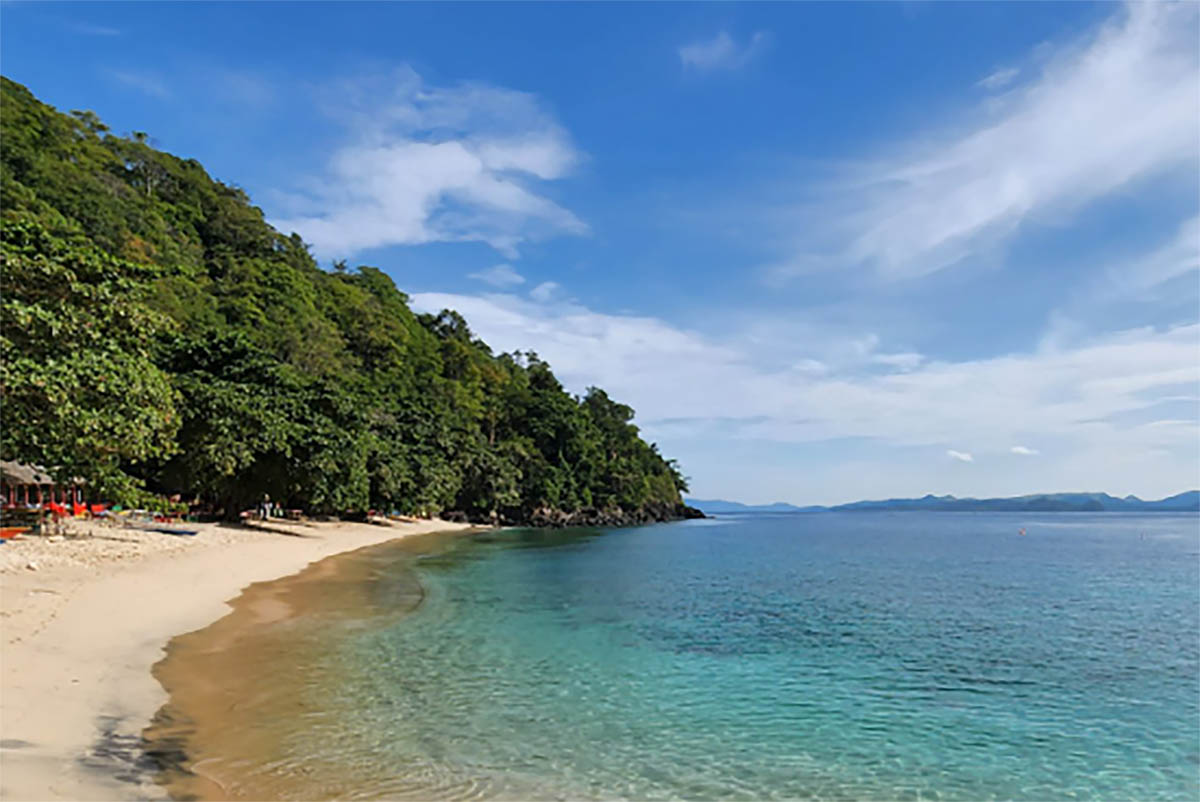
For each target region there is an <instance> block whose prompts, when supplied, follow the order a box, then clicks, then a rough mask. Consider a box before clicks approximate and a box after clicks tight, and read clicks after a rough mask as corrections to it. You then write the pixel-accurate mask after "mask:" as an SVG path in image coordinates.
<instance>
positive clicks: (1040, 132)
mask: <svg viewBox="0 0 1200 802" xmlns="http://www.w3.org/2000/svg"><path fill="white" fill-rule="evenodd" d="M1198 22H1200V7H1198V6H1197V5H1196V4H1194V3H1131V4H1129V5H1127V6H1125V7H1123V9H1122V10H1121V11H1119V12H1118V13H1117V14H1115V15H1114V16H1113V17H1112V18H1111V19H1109V20H1107V21H1106V22H1105V23H1104V24H1102V25H1101V26H1099V28H1098V29H1097V30H1095V31H1093V32H1092V33H1091V34H1090V35H1089V36H1088V38H1087V39H1086V40H1084V41H1082V42H1079V43H1076V44H1075V45H1073V46H1069V47H1063V48H1060V49H1059V51H1058V53H1057V55H1055V56H1053V57H1051V58H1049V59H1046V60H1044V61H1043V62H1042V63H1041V65H1040V69H1039V71H1038V72H1037V74H1036V75H1033V76H1031V77H1030V78H1029V79H1028V80H1026V81H1025V82H1023V83H1022V85H1021V86H1019V87H1017V88H1015V89H1013V90H1011V91H1009V92H1008V93H1006V94H1005V95H1003V96H1002V97H999V98H991V99H989V101H988V102H986V103H984V104H982V105H981V106H980V107H979V108H978V109H976V110H974V112H972V113H971V114H969V115H966V116H965V117H963V118H960V119H958V120H955V121H950V123H949V124H948V125H947V126H945V128H944V129H943V131H942V133H941V134H932V135H930V134H928V133H923V134H922V135H921V136H920V137H914V138H912V139H911V140H910V141H908V142H907V143H906V144H902V145H900V146H899V147H898V148H897V149H896V150H895V152H894V153H892V154H891V155H888V156H884V157H883V158H881V159H877V160H876V161H875V162H874V163H872V164H868V165H866V166H864V167H861V168H856V169H855V170H853V171H852V172H849V173H846V174H844V175H843V176H842V179H841V180H840V181H839V182H838V184H839V186H838V188H835V189H833V190H831V191H829V192H826V193H824V196H823V197H821V198H820V202H819V203H817V204H814V206H813V211H812V213H813V214H815V215H816V216H817V217H816V218H814V221H813V223H812V231H813V232H831V233H830V234H829V236H830V239H828V240H827V241H825V242H824V244H820V243H817V242H816V241H815V240H814V238H815V237H817V234H813V235H812V236H810V237H807V239H805V240H804V241H803V242H801V241H800V240H797V241H796V243H795V245H796V247H795V254H793V255H784V256H782V257H781V258H780V259H779V260H778V261H779V263H780V264H781V265H782V266H781V267H777V268H775V270H774V272H773V274H772V275H773V276H774V278H776V279H778V278H780V277H782V276H785V275H788V274H795V273H798V272H800V271H801V268H800V267H797V266H796V265H801V266H809V265H812V264H814V263H820V255H819V254H818V255H816V256H814V255H813V249H814V248H817V249H818V250H820V249H821V248H824V249H826V250H828V252H829V253H828V254H827V256H828V257H829V258H827V259H826V263H828V264H834V265H845V264H848V263H849V264H861V265H866V266H870V267H873V268H874V269H875V270H877V271H878V272H879V273H880V274H882V275H885V276H890V277H911V276H919V275H923V274H928V273H932V272H934V271H937V270H940V269H943V268H946V267H949V266H951V265H954V264H956V263H959V262H961V261H963V260H964V259H966V258H967V257H977V256H979V255H981V254H987V253H989V252H992V251H994V249H995V248H996V246H998V245H1001V244H1002V243H1003V242H1005V241H1006V240H1007V239H1008V238H1009V237H1011V236H1012V235H1013V233H1014V232H1015V231H1016V230H1017V229H1018V228H1019V227H1020V226H1021V225H1022V224H1024V223H1026V222H1028V221H1031V220H1042V221H1046V220H1053V221H1055V222H1061V220H1063V219H1064V218H1065V217H1066V216H1067V215H1069V214H1071V213H1072V212H1074V211H1076V210H1078V209H1080V208H1082V207H1084V206H1086V205H1088V204H1090V203H1092V202H1094V201H1096V200H1098V199H1100V198H1105V197H1109V196H1111V195H1113V194H1114V193H1117V192H1119V191H1124V190H1126V189H1127V188H1128V186H1129V185H1130V184H1132V183H1134V182H1137V181H1142V180H1148V179H1151V178H1155V177H1157V178H1165V179H1167V180H1170V179H1171V178H1172V177H1173V178H1174V179H1175V180H1177V181H1180V182H1182V181H1192V182H1194V177H1195V170H1196V168H1197V162H1198V160H1200V144H1198V143H1200V115H1198V114H1197V106H1196V98H1197V96H1198V95H1200V71H1198V70H1197V69H1196V62H1197V44H1196V41H1197V32H1198ZM794 216H795V214H794V213H793V217H794ZM831 216H832V219H831ZM796 222H797V221H796V220H793V221H792V228H793V229H794V228H795V226H796Z"/></svg>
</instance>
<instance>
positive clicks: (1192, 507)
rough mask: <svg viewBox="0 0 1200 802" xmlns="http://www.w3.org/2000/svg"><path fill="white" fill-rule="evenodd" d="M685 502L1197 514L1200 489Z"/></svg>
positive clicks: (707, 508)
mask: <svg viewBox="0 0 1200 802" xmlns="http://www.w3.org/2000/svg"><path fill="white" fill-rule="evenodd" d="M684 501H685V503H687V504H690V505H691V506H693V507H696V508H698V509H700V510H701V511H702V512H705V513H708V514H715V515H719V514H721V513H735V512H870V511H873V510H925V511H930V512H1196V511H1200V490H1189V491H1187V492H1186V493H1179V494H1178V495H1174V496H1169V497H1167V498H1164V499H1159V500H1158V501H1143V500H1142V499H1140V498H1138V497H1137V496H1125V497H1124V498H1117V497H1116V496H1110V495H1109V494H1108V493H1039V494H1036V495H1032V496H1014V497H1012V498H955V497H954V496H935V495H932V494H930V495H928V496H923V497H921V498H889V499H885V500H883V501H855V502H852V503H850V504H838V505H836V506H833V507H819V506H812V507H797V506H796V505H794V504H784V503H783V502H777V503H775V504H757V505H751V504H739V503H738V502H736V501H723V500H721V499H709V500H706V499H696V498H689V499H685V500H684Z"/></svg>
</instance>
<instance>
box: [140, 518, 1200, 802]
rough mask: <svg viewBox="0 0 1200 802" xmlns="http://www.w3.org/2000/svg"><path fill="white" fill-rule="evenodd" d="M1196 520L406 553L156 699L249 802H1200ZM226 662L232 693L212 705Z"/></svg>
mask: <svg viewBox="0 0 1200 802" xmlns="http://www.w3.org/2000/svg"><path fill="white" fill-rule="evenodd" d="M1197 521H1198V519H1197V517H1196V516H1195V515H1169V514H1161V513H1159V514H1152V515H1131V514H1120V515H1113V514H1102V515H1091V514H1079V513H1068V514H1055V513H1039V514H1009V513H917V512H898V513H879V514H876V515H871V516H863V515H856V514H852V513H822V514H805V515H789V514H763V513H755V514H748V515H733V516H724V517H721V518H717V519H711V520H702V521H690V522H680V523H674V524H662V525H655V526H649V527H640V528H628V529H609V530H595V529H565V530H528V529H506V530H485V531H481V532H477V533H474V534H470V535H460V536H456V537H443V538H440V539H437V541H436V543H434V544H432V545H430V544H426V545H424V546H422V547H421V548H418V549H414V548H412V547H411V545H410V546H407V547H406V546H405V545H404V544H402V543H397V544H391V545H385V546H381V547H375V548H372V549H367V550H364V551H360V552H357V553H354V554H351V555H343V556H339V557H336V558H333V559H331V560H329V561H326V563H322V564H320V565H322V566H325V568H324V569H323V572H321V573H320V575H313V576H310V577H309V578H308V579H307V580H306V581H305V582H304V584H303V586H291V588H290V590H287V591H286V593H285V591H279V593H283V594H284V595H278V594H277V596H276V598H277V599H288V598H290V599H291V600H292V601H291V603H293V604H295V605H297V606H295V607H294V609H293V614H292V615H290V616H282V617H279V618H278V619H277V620H276V619H268V620H267V624H265V625H264V624H263V620H264V619H263V618H262V609H264V608H263V602H262V599H259V600H258V602H256V604H257V607H256V606H255V605H254V604H251V605H249V607H247V608H246V609H242V610H241V611H240V613H235V614H234V616H231V619H235V620H233V621H232V622H230V621H228V620H227V622H226V628H225V629H224V630H223V631H221V632H218V633H217V634H215V635H214V634H213V633H207V632H206V631H203V630H202V631H201V632H199V633H193V634H192V635H188V636H183V638H179V639H176V641H175V642H173V643H172V647H171V649H170V651H169V654H168V658H167V660H166V662H165V664H164V666H163V667H161V668H163V671H162V672H161V676H160V678H164V684H165V685H166V687H167V688H168V690H169V691H171V693H172V701H171V704H170V705H169V706H168V708H167V709H166V711H167V712H166V713H165V714H164V718H169V719H173V720H174V721H175V722H176V725H177V726H176V728H175V729H174V730H173V731H172V736H173V737H174V738H176V740H177V743H178V744H180V745H181V751H182V753H183V754H184V755H186V756H187V760H188V761H190V763H188V762H186V761H185V765H188V766H189V767H190V768H189V771H194V772H197V773H198V774H199V775H200V776H201V777H203V778H204V780H205V782H209V781H211V782H212V783H215V785H210V786H208V789H209V791H211V789H212V788H214V787H218V786H219V788H220V789H221V794H223V795H226V796H228V797H230V798H266V797H271V798H313V797H338V798H362V799H369V798H393V799H403V798H411V799H473V798H481V799H484V798H487V799H518V798H520V799H564V798H569V799H616V798H622V799H714V800H715V799H799V798H805V799H873V800H874V799H877V800H893V799H961V800H968V799H969V800H984V799H1026V800H1044V799H1066V798H1071V799H1123V798H1139V799H1150V798H1153V799H1164V800H1166V799H1194V798H1196V796H1197V794H1198V793H1200V781H1198V767H1200V731H1198V730H1197V726H1196V721H1197V720H1198V716H1200V709H1198V704H1197V701H1198V699H1197V694H1196V678H1197V676H1200V654H1198V649H1200V629H1198V621H1197V616H1196V615H1195V610H1196V600H1197V598H1198V596H1200V574H1198V566H1200V562H1198V560H1197V556H1198V554H1200V532H1198V529H1197ZM1022 532H1024V534H1021V533H1022ZM290 581H293V580H281V581H280V583H275V584H277V585H280V586H281V587H285V588H286V587H288V586H287V585H286V583H288V582H290ZM288 593H290V594H292V595H291V596H288V595H287V594H288ZM253 610H258V612H257V613H255V614H253V615H249V616H248V617H247V620H251V619H253V620H254V621H256V622H257V624H256V626H255V628H254V629H253V632H252V633H251V634H250V635H244V636H243V637H234V636H232V635H231V632H237V631H238V630H237V626H238V624H237V621H236V618H237V616H238V615H239V614H241V615H246V614H247V613H248V612H252V611H253ZM231 627H232V629H231ZM243 634H244V633H243ZM214 655H215V656H216V657H215V659H217V660H218V663H215V664H206V663H204V662H203V661H204V660H206V659H214ZM221 661H224V662H221ZM218 666H219V667H218ZM217 670H220V671H222V672H224V673H227V674H228V675H230V676H231V682H232V683H233V684H234V687H233V689H232V690H231V691H230V692H231V693H233V694H234V695H235V697H236V698H237V699H238V700H239V702H238V704H237V705H236V708H237V709H236V710H233V711H230V712H228V713H224V714H222V715H220V716H219V717H218V718H217V719H212V718H211V716H210V719H209V720H207V721H206V720H205V716H204V710H203V709H201V702H202V701H205V704H207V706H208V707H210V708H211V707H219V706H220V705H213V704H212V699H207V700H205V697H204V696H203V694H200V695H197V693H196V688H197V684H196V683H197V674H199V673H202V672H208V673H211V672H212V671H217ZM235 672H236V673H237V674H238V675H237V677H236V678H234V677H233V676H232V675H233V674H234V673H235ZM153 740H154V739H153V737H152V738H151V742H152V743H153ZM164 779H165V780H167V782H168V787H170V788H172V789H173V792H175V793H179V792H180V791H186V792H188V793H198V794H199V795H200V796H205V795H206V793H205V790H204V786H203V784H199V785H198V784H197V782H196V777H195V775H187V774H181V773H175V774H173V775H172V774H168V776H166V777H165V778H164Z"/></svg>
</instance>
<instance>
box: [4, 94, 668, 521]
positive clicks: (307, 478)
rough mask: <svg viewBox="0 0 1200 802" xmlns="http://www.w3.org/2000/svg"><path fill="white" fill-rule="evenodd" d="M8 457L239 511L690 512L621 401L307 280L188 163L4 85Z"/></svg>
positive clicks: (454, 326) (447, 317)
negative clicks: (271, 502)
mask: <svg viewBox="0 0 1200 802" xmlns="http://www.w3.org/2000/svg"><path fill="white" fill-rule="evenodd" d="M0 81H2V86H0V91H2V96H0V101H2V104H3V115H2V116H0V185H2V187H3V193H2V195H0V226H2V230H0V280H2V282H3V287H2V291H3V300H2V305H3V318H2V320H0V402H2V404H3V406H2V408H0V414H2V416H3V421H2V423H3V426H2V432H0V457H2V458H3V459H16V460H21V461H25V462H34V463H38V464H41V465H45V466H46V467H48V468H49V469H50V470H52V471H54V472H55V473H56V474H58V475H59V476H60V478H66V477H68V476H70V477H74V476H82V477H84V478H87V479H88V480H89V481H91V482H93V483H94V484H95V485H96V486H97V487H98V488H99V489H101V490H102V491H103V492H105V493H108V494H110V495H112V496H113V497H115V498H119V497H120V496H121V495H122V494H128V493H132V492H137V488H144V490H145V491H148V492H152V493H157V494H163V495H171V494H176V493H179V494H182V495H183V496H185V497H187V498H198V499H201V500H203V501H205V502H207V503H208V504H210V505H211V506H212V507H213V509H214V510H224V511H226V512H227V513H229V512H230V511H236V510H238V509H241V508H242V507H243V506H245V505H248V504H250V503H251V502H252V501H253V500H255V499H258V498H261V496H262V494H263V493H269V494H270V495H271V497H272V498H273V499H278V500H280V501H282V502H283V503H285V504H288V505H290V506H295V507H301V508H306V509H310V510H313V511H317V512H342V511H346V510H359V511H362V510H366V509H369V508H375V509H385V510H399V511H403V512H412V513H424V514H435V513H439V512H443V511H450V510H454V511H460V512H462V513H464V514H465V515H467V516H468V517H471V518H473V519H481V520H482V519H491V520H501V521H513V522H517V521H526V520H530V519H531V517H533V516H534V514H535V512H536V511H538V510H545V509H552V510H558V511H562V512H567V513H570V512H573V511H577V510H583V509H589V508H592V509H611V510H623V511H626V512H629V511H636V510H641V509H645V508H648V507H655V508H661V509H672V510H674V509H680V508H681V496H680V494H681V491H683V490H686V486H685V480H684V478H683V476H682V474H681V472H680V470H679V468H678V466H677V465H676V464H675V463H674V461H671V460H667V459H664V458H663V456H662V455H660V454H659V452H658V449H657V448H656V447H655V446H654V445H652V444H649V443H647V442H645V441H644V440H643V439H642V438H641V437H640V435H639V431H638V428H637V427H636V426H635V425H634V424H633V422H632V421H633V417H634V413H633V410H632V409H631V408H630V407H628V406H626V405H624V404H620V403H617V402H615V401H613V400H612V399H610V398H609V397H608V395H607V394H606V393H605V392H604V391H603V390H600V389H598V388H591V389H589V390H588V391H587V393H586V395H584V396H583V397H575V396H572V395H571V394H570V393H568V392H567V391H566V390H564V388H563V386H562V385H561V384H560V383H559V381H558V380H557V379H556V378H555V376H554V374H553V372H552V371H551V369H550V366H549V365H547V364H546V363H545V362H544V361H542V360H541V359H539V358H538V357H537V355H536V354H535V353H533V352H532V351H530V352H523V353H512V354H494V353H493V352H492V350H491V349H490V348H489V347H488V346H487V345H486V344H485V343H483V342H482V341H481V340H480V339H478V338H477V337H476V336H475V335H474V334H473V333H472V332H471V330H470V328H469V326H468V324H467V321H465V320H464V319H463V318H462V317H461V316H460V315H459V314H457V313H456V312H453V311H451V310H444V311H442V312H441V313H440V314H437V315H421V314H415V313H414V312H413V311H412V309H410V307H409V305H408V297H407V296H406V295H405V294H404V293H403V292H401V291H399V290H398V289H396V287H395V286H394V285H393V283H392V281H391V279H390V278H389V277H388V276H387V275H386V274H385V273H383V272H382V271H381V270H378V269H376V268H374V267H369V266H358V267H355V268H351V267H348V266H347V265H346V264H345V262H339V263H337V264H336V265H335V266H334V269H332V270H329V271H326V270H322V269H320V268H319V267H318V265H317V264H316V263H315V261H314V260H313V258H312V256H311V255H310V253H309V250H308V248H307V247H306V246H305V244H304V242H303V241H302V240H301V238H300V237H299V236H298V235H297V234H294V233H287V234H284V233H281V232H279V231H276V230H275V229H273V228H272V227H271V226H270V225H268V224H267V222H266V221H265V220H264V218H263V215H262V212H261V211H260V210H259V209H258V208H256V207H255V206H253V205H251V203H250V199H249V198H248V197H247V196H246V194H245V193H244V192H243V191H242V190H240V189H238V188H237V187H233V186H229V185H226V184H223V183H221V182H219V181H216V180H214V179H212V178H211V177H209V175H208V174H207V173H206V172H205V170H204V168H203V167H202V166H201V165H200V164H199V163H198V162H196V161H195V160H191V159H180V158H177V157H175V156H172V155H170V154H168V153H164V152H161V151H158V150H156V149H154V148H153V147H151V146H150V145H149V144H147V141H146V139H147V137H146V136H145V134H142V133H140V132H139V133H135V134H133V135H131V136H129V137H121V136H117V135H114V134H113V133H112V132H110V131H109V129H108V128H107V127H105V126H104V124H103V123H102V122H101V121H100V120H99V118H98V117H97V116H96V115H95V114H94V113H92V112H90V111H73V112H71V113H70V114H62V113H60V112H58V111H56V110H55V109H53V108H51V107H50V106H47V105H46V104H43V103H41V102H40V101H38V100H37V99H36V98H35V97H34V96H33V95H32V94H31V93H30V92H29V90H28V89H26V88H25V87H23V86H21V85H19V84H17V83H14V82H13V81H10V80H8V79H6V78H5V79H0Z"/></svg>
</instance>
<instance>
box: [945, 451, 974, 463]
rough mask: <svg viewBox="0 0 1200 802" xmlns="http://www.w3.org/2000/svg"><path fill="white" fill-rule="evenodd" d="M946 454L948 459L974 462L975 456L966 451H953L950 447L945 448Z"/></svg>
mask: <svg viewBox="0 0 1200 802" xmlns="http://www.w3.org/2000/svg"><path fill="white" fill-rule="evenodd" d="M946 456H947V457H950V459H956V460H958V461H959V462H974V461H975V458H974V457H972V456H971V455H970V454H969V453H968V452H966V451H955V450H954V449H952V448H948V449H946Z"/></svg>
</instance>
